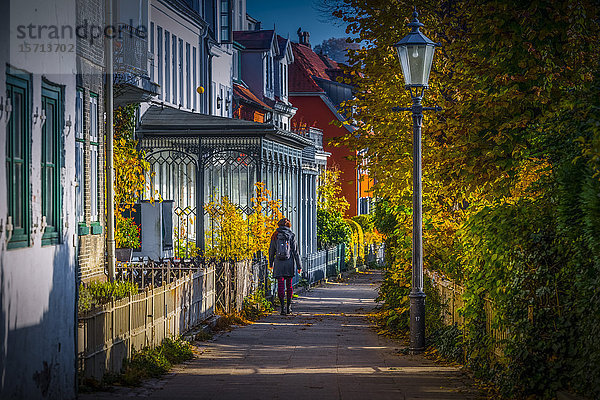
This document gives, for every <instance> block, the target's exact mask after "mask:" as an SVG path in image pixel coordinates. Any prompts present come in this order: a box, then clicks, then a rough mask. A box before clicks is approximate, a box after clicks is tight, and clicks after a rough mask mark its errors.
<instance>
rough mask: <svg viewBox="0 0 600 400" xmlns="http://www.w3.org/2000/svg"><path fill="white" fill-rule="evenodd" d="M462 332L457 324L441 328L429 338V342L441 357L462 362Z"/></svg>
mask: <svg viewBox="0 0 600 400" xmlns="http://www.w3.org/2000/svg"><path fill="white" fill-rule="evenodd" d="M462 336H463V334H462V330H461V329H460V328H459V327H458V325H457V324H453V325H449V326H441V327H440V328H438V329H436V330H435V331H434V332H433V334H432V335H431V336H430V337H429V342H430V343H431V344H432V345H433V346H434V347H435V348H436V349H437V351H438V352H439V353H440V354H441V355H442V357H444V358H446V359H448V360H451V361H457V362H461V361H463V360H464V348H463V339H462Z"/></svg>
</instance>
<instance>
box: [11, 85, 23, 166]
mask: <svg viewBox="0 0 600 400" xmlns="http://www.w3.org/2000/svg"><path fill="white" fill-rule="evenodd" d="M23 119H24V115H23V96H22V94H21V93H19V92H17V91H15V92H14V96H13V115H12V118H11V120H12V122H13V124H14V127H15V128H14V136H13V146H14V150H13V151H14V152H13V157H15V158H23V154H22V148H21V142H22V140H23V135H24V132H23Z"/></svg>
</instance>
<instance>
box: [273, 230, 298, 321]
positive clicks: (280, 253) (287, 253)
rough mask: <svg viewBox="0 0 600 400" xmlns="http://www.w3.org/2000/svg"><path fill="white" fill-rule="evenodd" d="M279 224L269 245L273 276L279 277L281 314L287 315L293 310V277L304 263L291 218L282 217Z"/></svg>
mask: <svg viewBox="0 0 600 400" xmlns="http://www.w3.org/2000/svg"><path fill="white" fill-rule="evenodd" d="M277 225H278V228H277V229H276V230H275V232H274V233H273V235H272V236H271V244H270V245H269V265H271V267H273V277H274V278H275V279H277V296H278V297H279V303H280V304H281V315H286V314H291V312H292V293H293V290H292V278H293V277H294V273H295V272H296V271H297V272H298V273H301V272H302V264H301V263H300V256H299V255H298V244H297V243H296V235H294V232H292V230H291V229H290V228H291V227H292V223H291V222H290V220H289V219H287V218H282V219H281V220H280V221H279V222H278V223H277ZM294 267H295V268H294ZM286 292H287V293H286ZM284 298H286V299H287V308H286V306H285V303H284V302H283V301H284Z"/></svg>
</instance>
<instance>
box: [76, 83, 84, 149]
mask: <svg viewBox="0 0 600 400" xmlns="http://www.w3.org/2000/svg"><path fill="white" fill-rule="evenodd" d="M75 134H76V136H75V137H76V138H77V139H83V92H82V91H81V90H78V91H77V97H76V99H75Z"/></svg>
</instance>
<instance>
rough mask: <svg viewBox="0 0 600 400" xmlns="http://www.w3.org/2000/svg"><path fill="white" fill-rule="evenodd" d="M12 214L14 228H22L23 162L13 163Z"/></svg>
mask: <svg viewBox="0 0 600 400" xmlns="http://www.w3.org/2000/svg"><path fill="white" fill-rule="evenodd" d="M13 179H14V180H13V185H14V186H13V187H14V189H13V190H14V192H13V193H14V197H13V198H14V202H15V203H14V214H13V216H12V217H13V225H14V227H15V228H23V164H22V163H15V164H14V178H13Z"/></svg>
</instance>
